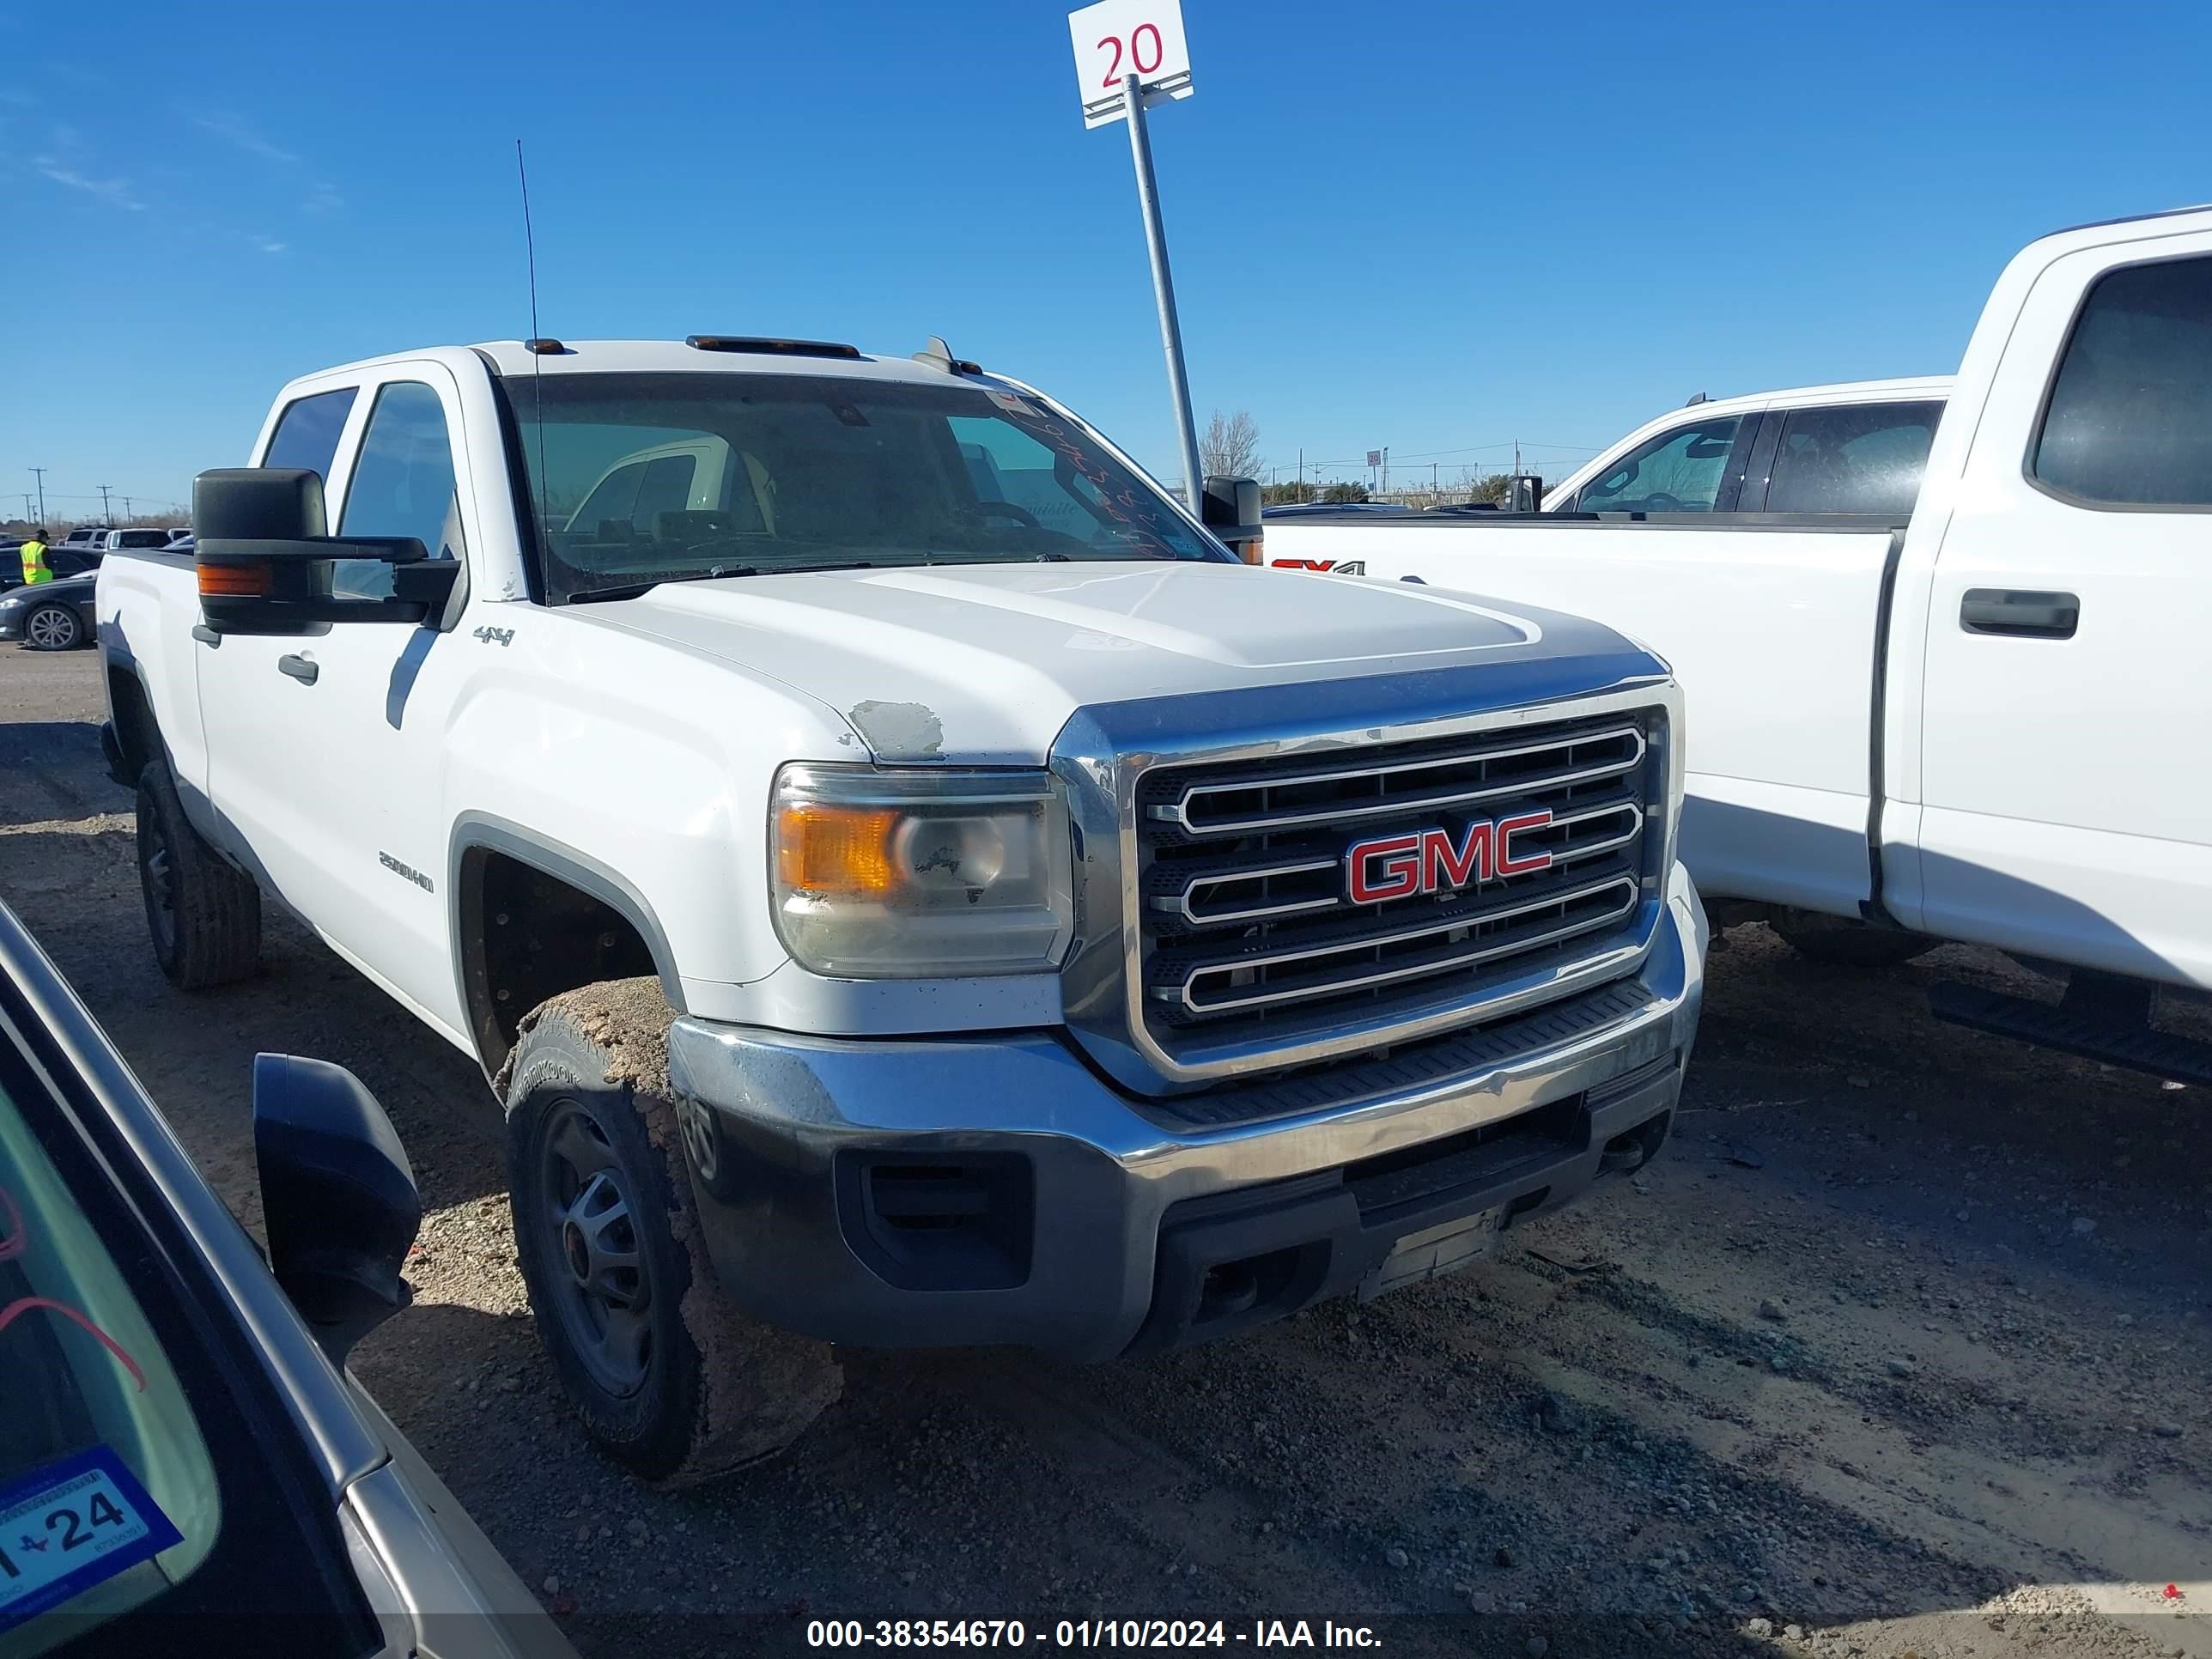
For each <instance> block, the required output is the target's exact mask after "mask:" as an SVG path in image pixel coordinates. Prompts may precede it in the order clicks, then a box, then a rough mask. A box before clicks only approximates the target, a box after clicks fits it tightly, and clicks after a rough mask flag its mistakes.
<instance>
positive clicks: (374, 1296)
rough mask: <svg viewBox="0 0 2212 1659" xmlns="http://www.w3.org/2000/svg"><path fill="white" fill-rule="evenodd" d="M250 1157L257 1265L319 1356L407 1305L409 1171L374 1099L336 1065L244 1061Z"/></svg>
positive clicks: (413, 1213)
mask: <svg viewBox="0 0 2212 1659" xmlns="http://www.w3.org/2000/svg"><path fill="white" fill-rule="evenodd" d="M253 1159H254V1164H255V1167H256V1169H257V1170H258V1172H259V1175H260V1177H261V1214H262V1219H263V1222H264V1225H266V1227H267V1229H268V1232H269V1266H270V1271H272V1272H273V1273H275V1274H276V1282H277V1283H278V1284H279V1285H283V1287H284V1293H285V1295H287V1296H289V1297H291V1298H292V1305H293V1306H294V1307H295V1308H297V1309H298V1310H300V1315H301V1317H302V1318H303V1319H305V1320H306V1321H307V1323H308V1325H309V1326H310V1327H311V1328H313V1331H314V1334H315V1340H317V1341H318V1342H319V1343H320V1344H321V1345H322V1348H323V1352H325V1353H327V1354H329V1355H330V1357H331V1359H332V1360H333V1361H334V1362H336V1363H337V1364H344V1362H345V1356H346V1353H347V1352H348V1350H349V1349H350V1348H351V1347H352V1346H353V1345H354V1344H355V1343H356V1342H358V1341H359V1340H361V1339H362V1337H363V1336H365V1335H367V1334H368V1333H369V1332H370V1331H372V1330H374V1328H376V1327H377V1326H378V1325H380V1324H381V1323H383V1322H384V1321H386V1319H388V1318H390V1317H391V1316H392V1315H393V1314H395V1313H398V1311H399V1310H401V1309H402V1308H404V1307H405V1306H406V1305H407V1303H408V1300H409V1291H408V1288H407V1281H406V1280H405V1279H403V1278H401V1277H400V1267H401V1265H402V1264H403V1263H404V1262H405V1261H406V1260H407V1252H408V1249H409V1248H410V1246H412V1245H413V1243H415V1235H416V1233H417V1232H418V1231H420V1230H421V1228H422V1199H421V1197H420V1195H419V1194H417V1192H416V1186H415V1171H414V1170H413V1169H412V1167H411V1166H410V1164H408V1162H407V1152H406V1150H405V1148H404V1147H403V1146H400V1144H399V1137H398V1134H397V1133H395V1132H394V1131H393V1129H392V1120H391V1119H390V1118H388V1117H386V1115H385V1114H384V1108H383V1107H381V1106H380V1105H378V1104H377V1102H376V1097H375V1096H374V1095H372V1094H371V1093H369V1091H368V1088H367V1086H366V1085H363V1084H362V1080H361V1079H359V1078H357V1077H356V1076H355V1075H354V1074H353V1073H351V1072H349V1071H347V1070H346V1069H345V1068H344V1067H343V1066H333V1065H331V1064H330V1063H329V1062H328V1061H327V1060H302V1059H300V1058H299V1057H297V1056H296V1055H293V1054H256V1055H255V1056H254V1058H253Z"/></svg>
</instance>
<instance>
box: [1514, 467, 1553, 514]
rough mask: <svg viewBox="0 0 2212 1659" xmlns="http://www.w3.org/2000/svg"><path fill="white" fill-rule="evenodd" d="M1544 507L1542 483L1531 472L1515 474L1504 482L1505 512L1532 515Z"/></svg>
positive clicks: (1541, 480)
mask: <svg viewBox="0 0 2212 1659" xmlns="http://www.w3.org/2000/svg"><path fill="white" fill-rule="evenodd" d="M1543 505H1544V481H1543V479H1541V478H1540V477H1537V476H1536V475H1535V474H1534V473H1533V472H1516V473H1515V474H1514V475H1513V476H1512V477H1510V478H1508V479H1507V480H1506V481H1505V510H1506V511H1507V512H1508V513H1534V512H1537V511H1539V510H1541V508H1542V507H1543Z"/></svg>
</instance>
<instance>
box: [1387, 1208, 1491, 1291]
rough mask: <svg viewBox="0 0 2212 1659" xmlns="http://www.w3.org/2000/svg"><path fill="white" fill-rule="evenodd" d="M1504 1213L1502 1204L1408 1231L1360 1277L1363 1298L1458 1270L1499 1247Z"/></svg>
mask: <svg viewBox="0 0 2212 1659" xmlns="http://www.w3.org/2000/svg"><path fill="white" fill-rule="evenodd" d="M1504 1216H1505V1208H1504V1206H1503V1205H1500V1206H1498V1207H1497V1208H1495V1209H1489V1210H1479V1211H1477V1212H1475V1213H1474V1214H1473V1215H1464V1216H1461V1217H1459V1218H1457V1219H1456V1220H1452V1221H1444V1222H1439V1223H1438V1224H1437V1225H1435V1226H1433V1227H1425V1228H1423V1229H1422V1230H1421V1231H1419V1232H1417V1233H1407V1235H1406V1236H1405V1237H1403V1238H1401V1239H1400V1240H1399V1241H1398V1242H1397V1243H1395V1244H1394V1245H1392V1246H1391V1247H1390V1254H1389V1255H1387V1256H1385V1257H1383V1260H1382V1261H1379V1262H1377V1263H1376V1265H1375V1266H1374V1267H1370V1268H1369V1269H1368V1270H1367V1273H1366V1276H1365V1277H1364V1278H1363V1279H1361V1280H1360V1281H1359V1291H1358V1296H1359V1299H1360V1300H1361V1301H1362V1302H1369V1301H1372V1300H1373V1299H1374V1298H1375V1297H1378V1296H1381V1295H1382V1294H1383V1292H1384V1291H1395V1290H1397V1289H1399V1288H1400V1287H1401V1285H1418V1284H1419V1283H1420V1282H1421V1281H1422V1280H1424V1279H1436V1278H1438V1277H1440V1276H1441V1275H1443V1274H1444V1273H1457V1272H1458V1271H1459V1270H1460V1269H1461V1268H1462V1267H1466V1266H1467V1265H1468V1262H1470V1261H1480V1260H1482V1258H1483V1257H1485V1256H1486V1255H1491V1254H1492V1253H1493V1252H1494V1251H1495V1250H1496V1249H1498V1224H1499V1223H1500V1222H1501V1221H1502V1220H1503V1219H1504Z"/></svg>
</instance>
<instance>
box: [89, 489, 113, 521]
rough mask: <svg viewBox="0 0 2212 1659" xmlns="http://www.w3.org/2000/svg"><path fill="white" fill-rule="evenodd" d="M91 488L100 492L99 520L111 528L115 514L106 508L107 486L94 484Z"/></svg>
mask: <svg viewBox="0 0 2212 1659" xmlns="http://www.w3.org/2000/svg"><path fill="white" fill-rule="evenodd" d="M93 488H94V489H97V490H98V491H99V492H100V522H101V523H102V524H104V525H106V526H107V527H108V528H109V529H110V530H112V529H113V528H114V527H115V514H114V513H112V512H110V511H109V510H108V506H107V486H106V484H94V486H93Z"/></svg>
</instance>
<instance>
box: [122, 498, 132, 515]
mask: <svg viewBox="0 0 2212 1659" xmlns="http://www.w3.org/2000/svg"><path fill="white" fill-rule="evenodd" d="M123 516H124V517H125V518H126V519H127V518H129V517H130V516H131V498H130V497H129V496H128V495H125V497H124V498H123Z"/></svg>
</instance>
